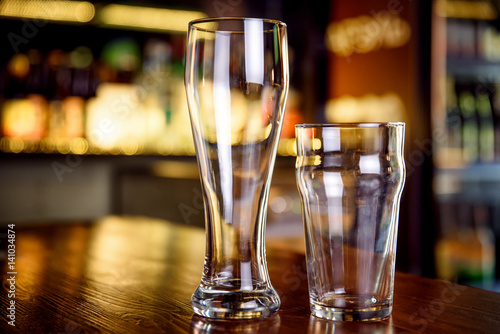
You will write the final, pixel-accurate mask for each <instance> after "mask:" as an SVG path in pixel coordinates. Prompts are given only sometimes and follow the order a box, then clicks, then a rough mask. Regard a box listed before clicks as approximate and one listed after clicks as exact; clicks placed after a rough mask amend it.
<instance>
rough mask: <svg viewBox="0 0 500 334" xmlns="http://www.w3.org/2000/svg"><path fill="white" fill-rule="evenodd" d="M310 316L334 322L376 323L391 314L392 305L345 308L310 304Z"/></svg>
mask: <svg viewBox="0 0 500 334" xmlns="http://www.w3.org/2000/svg"><path fill="white" fill-rule="evenodd" d="M311 313H312V315H314V316H316V317H318V318H323V319H327V320H336V321H377V320H382V319H384V318H387V317H389V316H390V315H391V313H392V303H387V304H378V305H372V306H370V307H365V308H362V307H360V308H358V307H357V308H345V307H332V306H325V305H319V304H317V303H314V302H311Z"/></svg>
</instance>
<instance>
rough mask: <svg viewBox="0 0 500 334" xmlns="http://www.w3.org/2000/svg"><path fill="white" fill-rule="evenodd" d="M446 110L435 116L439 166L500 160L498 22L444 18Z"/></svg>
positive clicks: (465, 164) (447, 166)
mask: <svg viewBox="0 0 500 334" xmlns="http://www.w3.org/2000/svg"><path fill="white" fill-rule="evenodd" d="M442 80H443V81H442V82H441V85H442V86H441V87H439V89H440V90H441V91H442V94H441V96H442V98H443V100H444V101H445V102H443V103H442V105H443V107H444V109H445V110H443V111H439V112H437V113H436V115H433V117H434V138H433V141H434V146H435V148H436V150H435V154H434V160H435V163H436V166H437V167H438V168H464V167H467V166H470V165H472V164H478V163H493V162H500V32H499V31H498V30H497V28H496V26H495V21H486V20H470V19H456V18H447V19H446V74H445V76H444V77H443V78H442Z"/></svg>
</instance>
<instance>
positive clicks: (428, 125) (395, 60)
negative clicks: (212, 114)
mask: <svg viewBox="0 0 500 334" xmlns="http://www.w3.org/2000/svg"><path fill="white" fill-rule="evenodd" d="M499 9H500V1H493V0H492V1H488V0H478V1H474V0H467V1H453V0H435V1H410V0H367V1H362V2H353V1H340V0H331V1H307V2H306V1H302V2H298V3H297V2H290V1H284V0H257V1H252V2H245V1H243V0H213V1H197V0H183V1H174V0H161V1H160V0H144V1H143V0H136V1H125V2H122V1H112V0H111V1H63V0H40V1H39V0H2V1H1V2H0V31H1V41H0V44H1V49H0V50H1V52H0V125H1V132H0V134H1V137H0V221H1V223H3V224H7V223H16V224H19V225H29V224H42V223H54V222H56V223H71V222H80V221H90V220H93V219H96V218H99V217H102V216H105V215H111V214H120V215H138V216H150V217H156V218H162V219H167V220H171V221H174V222H176V223H179V224H189V225H192V226H198V227H200V228H202V227H203V226H204V213H203V205H202V195H201V189H200V182H199V176H198V169H197V165H196V157H195V152H194V145H193V141H192V137H191V128H190V123H189V117H188V111H187V105H186V98H185V92H184V83H183V74H184V59H183V57H184V51H185V43H186V29H187V23H188V22H189V21H190V20H192V19H195V18H200V17H208V16H249V17H265V18H273V19H279V20H283V21H284V22H286V23H287V25H288V38H289V44H290V50H289V54H290V71H291V73H290V74H291V76H290V78H291V86H290V93H289V98H288V103H287V110H286V114H285V121H284V124H283V131H282V135H281V140H280V144H279V152H278V159H277V162H276V168H275V172H274V177H273V181H272V188H271V193H270V200H269V213H268V224H267V225H268V226H267V230H268V238H272V237H291V238H293V237H299V238H300V237H301V236H302V220H301V211H300V210H301V207H300V200H299V198H298V192H297V188H296V185H295V178H294V162H295V161H294V160H295V157H294V155H295V141H294V136H295V135H294V125H295V124H297V123H301V122H360V121H404V122H406V124H407V131H406V147H405V157H406V163H407V171H408V173H407V181H406V186H405V191H404V194H403V202H402V209H401V215H400V224H399V240H398V255H397V267H398V269H399V270H402V271H406V272H410V273H413V274H417V275H422V276H428V277H438V278H442V279H447V280H452V281H456V282H460V283H465V284H470V285H474V286H479V287H482V288H485V289H491V290H499V284H497V281H498V279H499V278H500V265H499V264H498V259H500V257H499V256H497V255H498V254H499V252H500V247H498V246H497V245H498V242H499V241H500V33H499V30H500V18H499Z"/></svg>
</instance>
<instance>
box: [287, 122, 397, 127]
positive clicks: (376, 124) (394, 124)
mask: <svg viewBox="0 0 500 334" xmlns="http://www.w3.org/2000/svg"><path fill="white" fill-rule="evenodd" d="M404 126H406V123H405V122H352V123H300V124H296V125H295V128H296V129H320V128H346V129H363V128H370V129H373V128H398V127H404Z"/></svg>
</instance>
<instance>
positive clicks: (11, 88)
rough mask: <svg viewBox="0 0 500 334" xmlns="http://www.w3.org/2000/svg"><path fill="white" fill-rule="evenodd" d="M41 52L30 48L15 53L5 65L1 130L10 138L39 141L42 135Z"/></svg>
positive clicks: (44, 103)
mask: <svg viewBox="0 0 500 334" xmlns="http://www.w3.org/2000/svg"><path fill="white" fill-rule="evenodd" d="M41 58H42V56H41V54H40V52H39V51H37V50H30V51H29V52H28V53H27V54H21V53H19V54H16V55H14V56H13V57H12V58H11V59H10V61H9V62H8V64H7V72H8V78H7V79H6V82H8V90H6V91H5V94H6V96H7V99H6V101H5V102H4V103H3V105H2V132H3V135H4V136H6V137H9V138H16V139H22V140H28V141H32V142H36V141H39V140H40V139H41V138H42V137H43V136H44V135H45V120H46V114H47V103H46V99H45V97H44V96H43V95H41V94H40V93H41V91H42V89H41V87H42V82H43V76H42V68H41Z"/></svg>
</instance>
